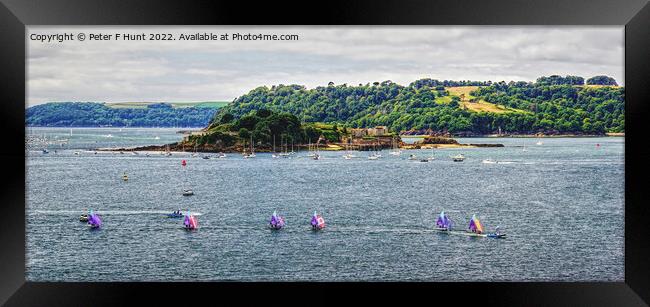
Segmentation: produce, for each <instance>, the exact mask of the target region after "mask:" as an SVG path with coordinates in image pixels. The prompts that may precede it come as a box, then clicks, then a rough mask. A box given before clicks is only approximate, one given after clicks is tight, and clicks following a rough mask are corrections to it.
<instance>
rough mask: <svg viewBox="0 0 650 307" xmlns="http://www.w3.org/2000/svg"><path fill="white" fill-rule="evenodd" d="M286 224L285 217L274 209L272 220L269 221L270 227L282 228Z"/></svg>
mask: <svg viewBox="0 0 650 307" xmlns="http://www.w3.org/2000/svg"><path fill="white" fill-rule="evenodd" d="M284 226H285V223H284V218H283V217H281V216H279V215H278V214H277V212H275V211H273V215H271V220H270V221H269V227H270V228H271V229H275V230H280V229H282V227H284Z"/></svg>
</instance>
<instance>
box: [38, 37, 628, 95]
mask: <svg viewBox="0 0 650 307" xmlns="http://www.w3.org/2000/svg"><path fill="white" fill-rule="evenodd" d="M27 31H28V33H27V37H26V44H27V55H26V57H27V93H26V95H27V107H29V106H33V105H37V104H41V103H46V102H52V101H97V102H126V101H156V102H182V101H188V102H189V101H232V100H233V99H235V98H237V97H239V96H241V95H243V94H246V93H247V92H248V91H250V90H252V89H254V88H256V87H259V86H272V85H277V84H300V85H305V86H307V88H313V87H316V86H324V85H327V84H328V82H334V83H335V84H343V83H347V84H348V85H358V84H366V83H372V82H375V81H378V82H381V81H385V80H391V81H393V82H396V83H398V84H402V85H408V84H409V83H411V82H413V81H415V80H418V79H422V78H432V79H439V80H476V81H487V80H491V81H495V82H496V81H502V80H503V81H511V80H513V81H535V79H537V78H538V77H540V76H549V75H553V74H557V75H562V76H565V75H577V76H582V77H584V78H585V79H587V78H589V77H592V76H595V75H608V76H611V77H613V78H614V79H616V81H617V82H618V83H619V85H624V83H625V80H624V72H623V68H624V67H623V66H624V43H623V38H624V27H622V26H614V27H603V26H596V27H569V26H563V27H559V26H553V27H531V26H528V27H523V26H516V27H515V26H480V27H479V26H474V27H459V26H418V27H405V26H390V27H387V26H382V27H369V26H366V27H348V26H336V27H304V26H303V27H252V26H249V27H185V26H184V27H167V26H165V27H125V26H113V27H88V26H83V27H78V26H76V27H46V26H29V27H28V29H27ZM58 33H71V34H72V36H74V40H72V41H63V42H59V41H56V40H55V41H51V42H47V41H44V42H42V41H40V40H34V39H32V38H40V36H36V35H52V34H58ZM79 33H83V34H84V35H85V37H86V39H85V40H84V41H79V40H78V39H77V37H78V36H77V35H78V34H79ZM124 33H131V34H140V33H144V34H145V37H147V38H148V35H149V34H156V33H158V34H163V33H164V34H171V35H172V36H173V37H174V38H176V39H177V40H173V41H155V40H154V41H150V40H144V41H128V40H127V41H125V40H120V39H115V34H124ZM195 33H214V34H217V35H221V34H226V33H227V34H229V35H231V36H232V34H233V33H240V34H247V33H251V34H258V33H259V34H277V35H281V34H285V35H286V34H295V35H298V37H299V38H298V40H293V41H268V40H267V41H259V40H257V41H252V40H239V41H234V40H232V39H230V40H216V41H181V40H179V38H180V35H181V34H195ZM90 34H112V35H113V36H112V39H111V40H90V39H89V37H90Z"/></svg>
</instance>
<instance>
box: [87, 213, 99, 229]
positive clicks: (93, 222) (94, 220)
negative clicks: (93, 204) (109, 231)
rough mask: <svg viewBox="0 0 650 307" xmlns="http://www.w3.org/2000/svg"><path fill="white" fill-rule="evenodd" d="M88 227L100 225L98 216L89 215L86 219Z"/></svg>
mask: <svg viewBox="0 0 650 307" xmlns="http://www.w3.org/2000/svg"><path fill="white" fill-rule="evenodd" d="M88 225H90V226H92V227H99V226H101V225H102V220H101V219H100V218H99V215H97V214H95V213H91V214H90V216H89V217H88Z"/></svg>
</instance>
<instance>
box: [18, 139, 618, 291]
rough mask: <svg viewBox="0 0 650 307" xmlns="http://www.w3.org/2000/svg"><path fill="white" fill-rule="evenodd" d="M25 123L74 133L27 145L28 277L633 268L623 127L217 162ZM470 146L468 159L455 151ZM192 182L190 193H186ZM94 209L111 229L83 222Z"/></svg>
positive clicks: (597, 272) (439, 276) (598, 273)
mask: <svg viewBox="0 0 650 307" xmlns="http://www.w3.org/2000/svg"><path fill="white" fill-rule="evenodd" d="M27 133H28V134H30V135H36V136H39V137H43V136H44V137H45V138H48V139H52V138H55V136H58V138H63V137H64V135H68V136H67V138H69V139H70V140H69V142H68V143H67V144H65V145H48V146H49V148H50V153H48V154H44V153H42V152H41V148H40V147H38V146H30V148H29V149H28V150H27V151H26V154H27V157H26V164H27V181H26V195H27V199H26V204H27V208H26V222H27V229H26V231H27V239H26V240H27V246H26V258H27V260H26V261H27V263H26V278H27V280H28V281H174V280H186V281H192V280H206V281H212V280H217V281H218V280H242V281H305V280H319V281H385V280H389V281H410V280H413V281H623V280H624V158H623V145H624V139H623V138H613V137H612V138H544V139H541V140H542V142H543V144H542V145H536V142H537V141H538V139H522V138H485V139H477V138H471V139H458V141H459V142H461V143H501V144H504V145H505V147H503V148H463V149H436V150H434V152H433V155H434V157H435V160H433V161H431V162H428V163H424V162H420V161H419V159H418V160H409V159H408V158H407V157H408V156H409V155H410V154H416V155H417V156H418V158H420V157H421V158H426V157H429V156H430V155H431V150H428V149H423V150H407V151H404V152H403V153H402V155H401V156H392V155H389V154H388V150H384V151H382V156H383V157H382V158H380V159H378V160H368V159H367V156H368V154H369V152H354V154H355V155H356V156H357V157H356V158H353V159H351V160H346V159H343V157H342V155H343V154H344V152H325V151H321V155H322V157H323V158H322V159H321V160H312V159H311V158H308V157H307V152H297V153H296V154H294V155H292V156H291V158H289V159H284V158H279V159H275V158H272V157H271V154H267V153H258V154H257V157H256V158H253V159H243V158H242V157H241V155H239V154H227V157H226V158H225V159H216V158H213V159H208V160H206V159H201V157H200V156H198V157H191V154H190V153H174V154H173V155H172V156H165V155H161V154H159V153H150V156H148V157H147V156H145V155H144V152H142V153H140V154H139V155H132V154H130V153H128V152H125V153H123V154H120V153H113V152H101V151H100V152H98V153H97V154H95V153H94V151H92V149H93V148H95V147H109V148H110V147H114V148H116V147H125V146H137V145H152V144H158V145H160V144H165V143H169V142H175V141H178V140H180V139H181V138H182V135H181V134H178V133H176V130H175V129H122V130H120V129H116V128H111V129H107V128H105V129H72V131H70V129H69V128H66V129H57V128H30V129H28V131H27ZM70 134H71V135H72V137H70ZM109 134H110V135H111V136H110V137H109V136H108V135H109ZM156 136H157V137H158V138H156ZM44 146H45V145H44ZM57 146H58V147H57ZM54 149H57V152H56V153H54V152H53V150H54ZM188 150H189V149H188ZM75 152H76V154H75ZM459 153H462V154H463V155H465V157H466V159H465V161H464V162H453V161H452V159H451V158H450V156H453V155H456V154H459ZM485 159H492V160H494V161H497V162H499V163H483V160H485ZM182 160H186V162H187V165H186V166H185V167H183V166H182V165H181V161H182ZM124 172H126V173H127V174H128V177H129V179H128V181H123V180H122V175H123V173H124ZM184 188H191V189H193V191H194V195H193V196H189V197H188V196H183V195H182V192H183V189H184ZM89 209H92V210H94V211H95V212H97V213H98V214H100V216H101V217H102V220H103V225H102V228H100V229H97V230H92V229H89V228H88V226H87V225H86V224H85V223H82V222H79V215H81V214H82V213H86V212H87V210H89ZM178 209H181V210H183V211H187V210H189V211H190V212H191V213H192V214H195V215H197V218H198V223H199V229H198V230H196V231H186V230H185V229H183V227H182V219H171V218H167V217H166V216H165V214H166V213H170V212H172V211H174V210H178ZM274 210H275V211H277V212H278V214H280V215H282V216H284V218H285V220H286V223H287V225H286V227H285V228H284V229H282V230H280V231H273V230H270V229H268V228H267V224H268V221H269V218H270V216H271V214H272V213H273V211H274ZM442 210H444V211H445V213H447V215H448V216H450V217H451V218H452V219H453V220H454V221H455V223H456V228H457V229H458V230H464V229H465V228H467V225H468V223H469V219H470V218H471V216H472V215H474V214H475V215H476V216H477V217H478V218H479V219H480V220H481V221H482V223H483V224H484V227H485V228H486V230H487V231H488V232H490V231H493V230H494V228H495V227H496V226H500V227H499V228H500V229H501V231H502V232H505V233H507V238H506V239H492V238H476V237H466V236H455V235H448V234H444V233H437V232H435V231H433V230H432V228H433V226H434V224H435V219H436V217H437V215H438V214H439V212H440V211H442ZM314 211H317V212H318V213H319V214H321V215H322V216H323V217H324V218H325V221H326V223H327V226H326V228H325V229H324V230H323V231H320V232H314V231H312V230H310V225H309V222H310V219H311V216H312V214H313V212H314Z"/></svg>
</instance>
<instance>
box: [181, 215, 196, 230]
mask: <svg viewBox="0 0 650 307" xmlns="http://www.w3.org/2000/svg"><path fill="white" fill-rule="evenodd" d="M183 226H185V229H187V230H194V229H196V228H198V227H199V223H198V221H197V220H196V216H194V215H192V214H191V213H190V212H189V210H188V211H187V215H185V220H184V221H183Z"/></svg>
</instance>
